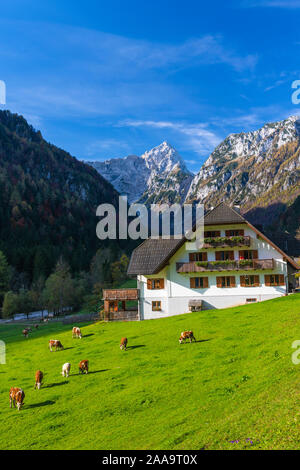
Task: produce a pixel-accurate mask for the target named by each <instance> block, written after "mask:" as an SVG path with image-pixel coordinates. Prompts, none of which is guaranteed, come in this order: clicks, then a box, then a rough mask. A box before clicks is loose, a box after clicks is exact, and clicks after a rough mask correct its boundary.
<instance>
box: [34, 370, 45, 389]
mask: <svg viewBox="0 0 300 470" xmlns="http://www.w3.org/2000/svg"><path fill="white" fill-rule="evenodd" d="M43 377H44V374H43V372H42V371H40V370H37V371H36V373H35V384H34V388H35V389H36V388H37V389H38V390H39V389H40V388H41V385H42V381H43Z"/></svg>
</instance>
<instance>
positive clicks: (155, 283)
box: [147, 279, 165, 290]
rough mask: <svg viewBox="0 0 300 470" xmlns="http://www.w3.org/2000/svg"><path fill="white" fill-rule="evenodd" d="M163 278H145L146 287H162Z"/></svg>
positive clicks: (163, 284) (163, 283)
mask: <svg viewBox="0 0 300 470" xmlns="http://www.w3.org/2000/svg"><path fill="white" fill-rule="evenodd" d="M164 287H165V282H164V279H147V289H150V290H151V289H164Z"/></svg>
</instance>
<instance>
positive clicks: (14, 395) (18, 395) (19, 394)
mask: <svg viewBox="0 0 300 470" xmlns="http://www.w3.org/2000/svg"><path fill="white" fill-rule="evenodd" d="M24 398H25V393H24V392H23V390H22V389H21V388H18V387H11V389H10V391H9V406H10V408H11V404H12V403H13V404H14V408H15V407H16V403H17V408H18V410H19V411H20V409H21V407H22V406H23V405H24Z"/></svg>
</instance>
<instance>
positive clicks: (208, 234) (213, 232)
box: [204, 230, 221, 238]
mask: <svg viewBox="0 0 300 470" xmlns="http://www.w3.org/2000/svg"><path fill="white" fill-rule="evenodd" d="M220 236H221V232H220V230H209V231H208V232H204V238H215V237H220Z"/></svg>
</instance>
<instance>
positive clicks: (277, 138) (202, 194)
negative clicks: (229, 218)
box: [89, 116, 300, 249]
mask: <svg viewBox="0 0 300 470" xmlns="http://www.w3.org/2000/svg"><path fill="white" fill-rule="evenodd" d="M299 139H300V119H299V117H297V116H291V117H289V118H288V119H285V120H282V121H278V122H274V123H267V124H265V125H264V126H262V127H261V128H260V129H258V130H255V131H252V132H241V133H238V134H230V135H229V136H228V137H227V138H226V139H225V140H223V141H222V142H221V143H220V144H219V145H218V146H217V147H216V149H215V150H214V151H213V152H212V153H211V155H210V156H209V157H208V159H207V160H206V161H205V162H204V164H203V165H202V167H201V168H200V170H199V172H198V173H197V174H195V175H193V174H192V173H191V172H190V171H189V170H188V169H187V167H186V165H185V163H184V161H183V159H182V158H181V156H180V155H179V153H178V152H177V151H176V150H175V149H174V148H173V147H172V146H171V145H170V144H168V143H167V142H163V143H162V144H160V145H159V146H157V147H155V148H153V149H152V150H149V151H147V152H145V153H144V154H143V155H141V156H137V155H130V156H128V157H125V158H119V159H114V158H112V159H110V160H106V161H105V162H89V164H90V165H92V166H93V167H94V168H95V169H96V170H97V171H98V172H100V173H101V174H102V176H103V177H104V178H106V179H107V180H108V181H109V182H111V183H112V185H113V186H114V187H115V189H116V190H117V191H118V192H119V193H121V194H126V195H127V196H128V200H129V202H144V203H146V204H148V205H149V204H150V203H155V202H157V203H169V204H172V203H174V202H179V203H184V202H188V203H191V202H201V203H204V204H205V207H206V208H210V207H213V206H215V205H216V204H218V202H220V201H226V202H228V203H231V204H233V203H235V204H239V205H241V211H242V212H243V213H245V214H247V217H248V218H249V220H251V221H252V222H255V223H257V224H261V225H264V227H268V230H271V231H272V235H273V236H274V237H275V236H276V234H275V233H274V232H276V228H278V227H279V224H278V221H279V220H281V221H285V222H283V225H282V226H281V230H283V229H285V230H286V229H288V230H289V227H290V226H289V224H288V223H287V221H288V220H290V218H291V217H290V216H289V217H287V216H286V215H284V214H285V212H286V211H287V210H289V214H290V213H291V207H292V205H293V204H294V203H295V207H296V213H294V217H295V220H296V222H295V221H294V222H293V224H292V225H293V228H292V229H291V231H292V233H293V236H296V232H297V229H295V225H297V227H298V228H299V227H300V214H299V212H297V210H298V209H297V208H298V206H299V204H298V203H297V198H298V197H300V140H299ZM295 230H296V231H295ZM297 234H298V232H297ZM297 236H298V235H297ZM297 249H298V248H297Z"/></svg>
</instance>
